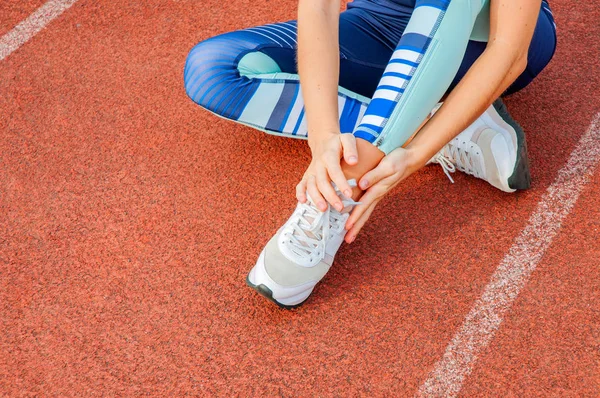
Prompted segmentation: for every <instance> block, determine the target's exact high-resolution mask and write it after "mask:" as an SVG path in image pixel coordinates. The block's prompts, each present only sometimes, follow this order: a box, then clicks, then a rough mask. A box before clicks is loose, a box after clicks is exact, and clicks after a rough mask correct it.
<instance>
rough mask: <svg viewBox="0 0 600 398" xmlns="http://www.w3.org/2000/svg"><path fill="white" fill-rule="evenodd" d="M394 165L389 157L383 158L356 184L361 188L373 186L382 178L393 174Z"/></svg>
mask: <svg viewBox="0 0 600 398" xmlns="http://www.w3.org/2000/svg"><path fill="white" fill-rule="evenodd" d="M394 172H395V171H394V165H393V164H392V162H391V160H389V158H383V160H382V161H381V162H379V164H378V165H377V167H375V168H374V169H373V170H371V171H369V172H367V173H366V174H365V175H364V176H363V177H362V178H361V179H360V181H359V183H358V185H359V186H360V188H361V189H363V190H364V189H368V188H369V187H372V186H374V185H375V184H377V183H378V182H379V181H381V180H382V179H384V178H386V177H389V176H391V175H392V174H394Z"/></svg>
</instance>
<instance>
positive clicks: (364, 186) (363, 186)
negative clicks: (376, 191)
mask: <svg viewBox="0 0 600 398" xmlns="http://www.w3.org/2000/svg"><path fill="white" fill-rule="evenodd" d="M368 186H369V181H367V180H362V181H361V182H360V187H361V188H362V189H367V187H368Z"/></svg>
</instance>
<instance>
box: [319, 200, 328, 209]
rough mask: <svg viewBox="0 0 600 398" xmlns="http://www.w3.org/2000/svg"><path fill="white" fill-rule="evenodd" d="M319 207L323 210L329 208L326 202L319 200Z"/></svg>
mask: <svg viewBox="0 0 600 398" xmlns="http://www.w3.org/2000/svg"><path fill="white" fill-rule="evenodd" d="M319 209H323V210H326V209H327V205H326V204H325V202H319Z"/></svg>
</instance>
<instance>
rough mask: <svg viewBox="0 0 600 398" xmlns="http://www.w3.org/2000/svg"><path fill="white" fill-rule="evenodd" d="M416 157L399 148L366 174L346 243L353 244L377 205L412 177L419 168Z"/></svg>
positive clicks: (360, 184) (350, 222)
mask: <svg viewBox="0 0 600 398" xmlns="http://www.w3.org/2000/svg"><path fill="white" fill-rule="evenodd" d="M413 159H414V155H413V153H412V151H411V150H409V149H404V148H398V149H395V150H394V151H392V152H390V153H389V154H388V155H387V156H386V157H384V158H383V159H382V160H381V162H379V165H377V167H375V168H374V169H373V170H371V171H369V172H368V173H367V174H365V175H364V176H363V177H362V178H361V179H360V182H359V187H360V188H361V189H363V190H366V192H365V194H364V195H363V196H361V198H360V199H359V200H360V202H361V204H360V205H358V206H356V207H355V208H354V210H353V211H352V214H351V215H350V217H349V218H348V221H347V222H346V229H348V232H347V233H346V242H347V243H352V242H353V241H354V239H355V238H356V235H358V232H359V231H360V230H361V228H362V227H363V225H365V222H366V221H367V220H368V219H369V217H370V216H371V213H373V210H374V209H375V206H377V203H379V201H380V200H381V199H382V198H383V197H384V196H385V195H386V194H387V193H388V192H389V191H391V190H392V189H393V188H394V187H395V186H396V185H398V183H399V182H400V181H402V180H404V179H405V178H406V177H408V176H409V175H411V174H412V173H413V172H414V171H415V170H416V169H417V168H416V167H415V166H414V163H415V162H414V161H413Z"/></svg>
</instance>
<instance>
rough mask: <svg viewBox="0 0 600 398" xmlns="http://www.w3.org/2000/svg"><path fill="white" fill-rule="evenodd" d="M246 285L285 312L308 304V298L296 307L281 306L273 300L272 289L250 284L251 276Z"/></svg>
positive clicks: (247, 278)
mask: <svg viewBox="0 0 600 398" xmlns="http://www.w3.org/2000/svg"><path fill="white" fill-rule="evenodd" d="M246 285H248V286H249V287H250V288H252V289H254V290H256V291H257V292H258V294H260V295H261V296H263V297H264V298H266V299H267V300H269V301H270V302H272V303H274V304H275V305H277V306H278V307H279V308H283V309H285V310H293V309H294V308H298V307H300V306H301V305H302V304H304V303H306V300H308V298H306V300H304V301H303V302H301V303H298V304H294V305H285V304H281V303H280V302H278V301H277V300H275V299H274V298H273V292H272V291H271V289H269V288H268V287H266V286H265V285H263V284H262V283H261V284H260V285H255V284H253V283H252V282H250V278H249V276H246ZM309 297H310V296H309Z"/></svg>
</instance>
